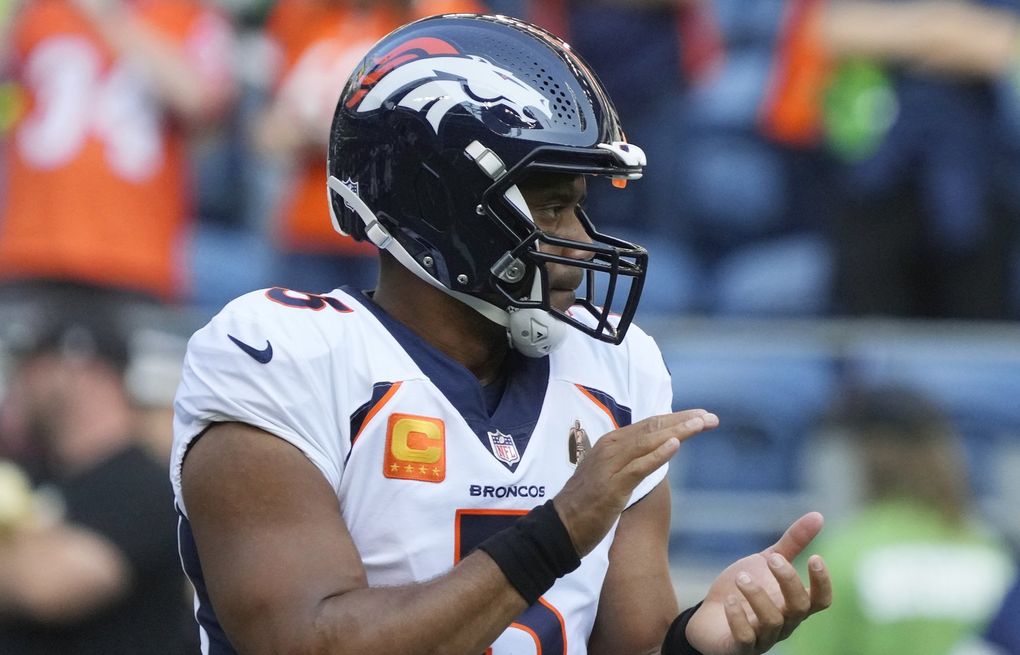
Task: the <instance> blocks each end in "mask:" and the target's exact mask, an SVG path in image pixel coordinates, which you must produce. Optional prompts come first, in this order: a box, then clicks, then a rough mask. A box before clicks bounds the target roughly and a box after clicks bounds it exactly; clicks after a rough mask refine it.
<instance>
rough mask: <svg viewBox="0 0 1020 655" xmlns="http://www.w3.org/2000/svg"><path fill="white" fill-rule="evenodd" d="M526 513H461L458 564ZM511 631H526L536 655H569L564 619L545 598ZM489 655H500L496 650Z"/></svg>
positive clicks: (516, 622)
mask: <svg viewBox="0 0 1020 655" xmlns="http://www.w3.org/2000/svg"><path fill="white" fill-rule="evenodd" d="M524 514H527V512H526V511H524V510H470V509H459V510H457V521H456V531H457V532H456V535H455V544H456V546H455V549H456V552H455V553H454V555H455V557H454V560H455V561H454V563H456V562H459V561H460V560H461V559H463V558H465V557H467V556H468V553H470V552H471V551H472V550H474V549H475V548H476V547H477V546H478V545H479V544H480V543H482V542H483V541H485V540H486V539H488V538H489V537H491V536H492V535H494V534H496V533H497V532H499V531H500V530H502V529H504V528H507V527H510V525H512V524H513V522H514V521H516V520H517V518H518V517H520V516H523V515H524ZM510 627H511V628H514V629H516V630H522V631H524V632H525V633H527V634H528V635H530V636H531V638H532V639H533V640H534V641H535V653H536V655H566V652H567V631H566V626H564V625H563V616H562V615H561V614H560V613H559V611H558V610H557V609H556V608H555V607H553V606H552V605H551V604H550V603H549V601H547V600H546V599H545V598H539V599H538V602H536V603H535V604H534V605H532V606H531V607H529V608H528V609H526V610H524V612H523V613H522V614H521V615H520V616H518V617H517V618H516V619H515V620H514V622H513V623H511V624H510ZM485 655H500V653H499V652H498V651H496V652H495V653H494V651H493V649H492V648H489V649H488V650H486V651H485Z"/></svg>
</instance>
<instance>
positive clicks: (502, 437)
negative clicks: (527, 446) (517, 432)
mask: <svg viewBox="0 0 1020 655" xmlns="http://www.w3.org/2000/svg"><path fill="white" fill-rule="evenodd" d="M488 434H489V444H490V445H491V446H492V454H493V455H495V456H496V459H498V460H499V461H501V462H505V463H506V465H507V466H513V465H514V464H516V463H517V462H519V461H520V459H521V456H520V455H519V454H518V453H517V444H515V443H514V438H513V437H511V436H510V435H509V434H503V433H502V432H500V431H499V430H496V431H495V432H489V433H488Z"/></svg>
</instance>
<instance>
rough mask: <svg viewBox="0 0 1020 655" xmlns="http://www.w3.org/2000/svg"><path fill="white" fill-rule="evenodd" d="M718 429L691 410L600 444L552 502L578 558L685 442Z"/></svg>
mask: <svg viewBox="0 0 1020 655" xmlns="http://www.w3.org/2000/svg"><path fill="white" fill-rule="evenodd" d="M717 425H719V418H718V417H717V416H716V415H715V414H711V413H709V412H706V411H705V410H703V409H690V410H686V411H682V412H675V413H673V414H663V415H661V416H652V417H649V418H646V419H645V420H643V421H639V422H638V423H634V424H632V425H628V426H626V427H623V428H620V429H618V430H613V431H612V432H610V433H608V434H606V435H604V436H603V437H602V438H601V439H599V440H598V442H597V443H596V444H595V447H594V448H592V449H591V452H589V453H588V454H587V455H586V456H585V458H584V459H583V460H582V461H581V463H580V464H578V465H577V471H575V472H574V475H573V476H572V477H571V478H570V480H568V481H567V484H566V485H564V487H563V489H562V490H561V491H560V492H559V493H558V494H556V497H555V498H554V499H553V504H554V505H555V507H556V511H557V512H558V513H559V515H560V520H562V521H563V525H564V526H566V528H567V532H568V533H570V538H571V539H572V540H573V542H574V548H576V549H577V554H578V555H579V556H581V557H584V556H585V555H587V554H588V553H589V552H591V550H592V549H594V548H595V546H597V545H598V543H599V542H600V541H602V538H603V537H605V536H606V533H607V532H609V528H610V527H612V525H613V522H614V521H615V520H616V519H617V517H618V516H619V515H620V512H622V511H623V510H624V508H625V507H626V506H627V501H628V500H629V499H630V495H631V493H633V491H634V488H635V487H637V486H638V484H639V483H640V482H641V481H642V480H644V479H645V477H646V476H647V475H648V474H649V473H651V472H652V471H654V470H655V469H657V468H659V467H660V466H662V465H663V464H665V463H666V462H667V461H668V460H669V458H671V457H672V456H673V455H674V454H675V453H676V451H677V449H678V448H679V447H680V442H681V441H684V440H685V439H688V438H690V437H693V436H694V435H696V434H698V433H699V432H703V431H704V430H710V429H712V428H714V427H716V426H717Z"/></svg>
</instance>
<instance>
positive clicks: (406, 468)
mask: <svg viewBox="0 0 1020 655" xmlns="http://www.w3.org/2000/svg"><path fill="white" fill-rule="evenodd" d="M404 470H405V471H407V472H408V474H411V473H414V467H413V466H411V465H410V464H408V465H407V466H405V467H404Z"/></svg>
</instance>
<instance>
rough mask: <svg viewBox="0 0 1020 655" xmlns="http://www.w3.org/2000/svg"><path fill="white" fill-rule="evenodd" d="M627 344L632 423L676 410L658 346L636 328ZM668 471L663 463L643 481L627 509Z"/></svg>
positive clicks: (652, 487)
mask: <svg viewBox="0 0 1020 655" xmlns="http://www.w3.org/2000/svg"><path fill="white" fill-rule="evenodd" d="M627 343H628V348H629V351H630V380H629V381H628V383H629V387H630V397H631V403H632V404H633V407H632V408H631V420H632V422H634V423H637V422H638V421H641V420H643V419H646V418H648V417H649V416H655V415H657V414H669V413H670V412H672V411H673V384H672V380H671V379H670V376H669V370H668V369H667V368H666V362H665V361H664V360H663V359H662V353H661V352H659V347H658V345H656V343H655V340H653V339H652V338H651V337H650V336H648V335H647V334H645V333H644V332H643V331H642V330H641V329H639V328H637V327H635V326H632V327H631V329H630V333H629V334H628V335H627ZM668 469H669V465H668V464H663V465H662V466H661V467H659V468H658V469H656V470H654V471H652V472H651V473H650V474H649V475H648V477H646V478H645V479H644V480H642V481H641V483H640V484H639V485H638V486H637V487H636V488H635V489H634V493H632V494H631V496H630V502H628V503H627V507H630V506H631V505H633V504H634V503H636V502H637V501H639V500H641V499H642V498H644V497H645V496H647V495H648V493H649V492H651V490H652V489H654V488H655V486H656V485H657V484H659V483H660V482H662V480H663V478H665V477H666V473H667V471H668Z"/></svg>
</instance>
